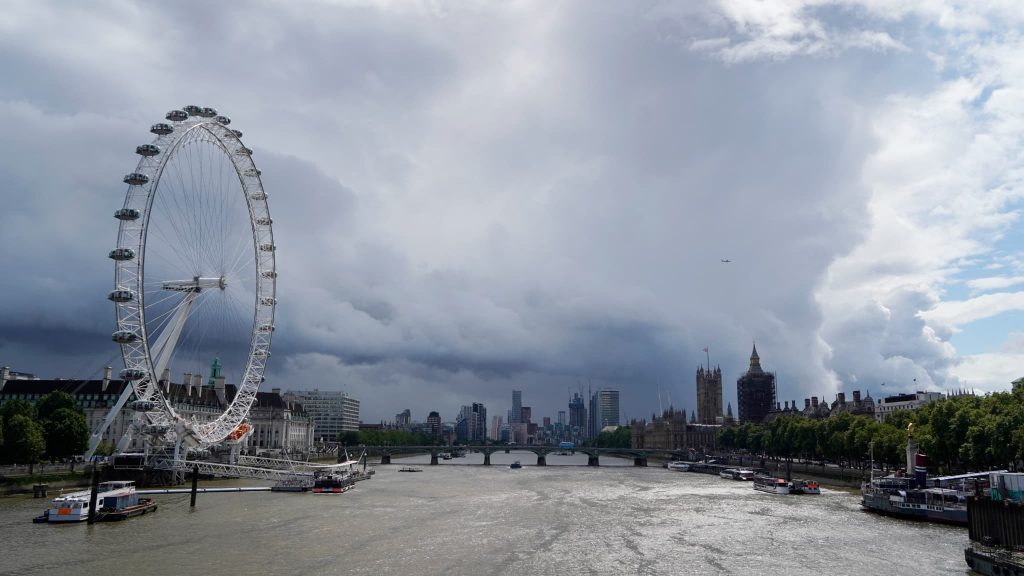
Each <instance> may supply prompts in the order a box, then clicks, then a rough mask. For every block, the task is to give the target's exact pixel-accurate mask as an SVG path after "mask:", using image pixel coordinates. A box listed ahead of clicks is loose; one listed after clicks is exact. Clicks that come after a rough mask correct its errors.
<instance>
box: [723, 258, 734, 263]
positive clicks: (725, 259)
mask: <svg viewBox="0 0 1024 576" xmlns="http://www.w3.org/2000/svg"><path fill="white" fill-rule="evenodd" d="M722 262H723V263H725V264H728V263H729V262H732V260H729V259H728V258H722Z"/></svg>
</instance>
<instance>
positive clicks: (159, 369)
mask: <svg viewBox="0 0 1024 576" xmlns="http://www.w3.org/2000/svg"><path fill="white" fill-rule="evenodd" d="M197 296H199V290H198V289H197V290H194V291H191V292H189V293H188V294H186V295H185V299H184V300H183V301H182V303H181V306H180V307H179V308H178V311H177V312H175V313H174V318H173V319H172V320H171V323H170V324H169V325H168V326H167V327H166V328H164V331H163V332H161V333H160V337H159V338H157V339H156V343H155V344H154V345H153V347H152V349H150V353H151V354H152V355H153V358H154V359H155V361H154V363H153V375H154V377H159V375H160V374H163V373H164V368H167V363H168V362H170V361H171V355H172V354H174V348H175V347H176V346H177V345H178V338H180V337H181V330H182V328H184V327H185V321H186V320H188V314H189V312H191V310H192V304H193V303H194V302H195V301H196V297H197Z"/></svg>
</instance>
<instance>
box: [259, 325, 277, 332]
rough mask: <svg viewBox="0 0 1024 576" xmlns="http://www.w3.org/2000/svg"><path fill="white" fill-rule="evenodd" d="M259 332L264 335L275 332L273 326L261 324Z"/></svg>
mask: <svg viewBox="0 0 1024 576" xmlns="http://www.w3.org/2000/svg"><path fill="white" fill-rule="evenodd" d="M259 331H260V332H261V333H263V334H270V333H271V332H273V331H274V325H273V324H260V327H259Z"/></svg>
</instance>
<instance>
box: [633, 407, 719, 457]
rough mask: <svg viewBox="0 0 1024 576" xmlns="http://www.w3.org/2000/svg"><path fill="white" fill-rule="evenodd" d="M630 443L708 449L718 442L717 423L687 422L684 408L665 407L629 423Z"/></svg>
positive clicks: (673, 448) (646, 446)
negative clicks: (662, 410) (658, 413)
mask: <svg viewBox="0 0 1024 576" xmlns="http://www.w3.org/2000/svg"><path fill="white" fill-rule="evenodd" d="M629 427H630V437H631V446H632V447H633V448H637V449H659V450H687V449H689V450H698V451H704V452H710V451H712V450H714V449H715V447H716V446H717V441H718V431H719V430H720V429H721V428H722V426H721V425H718V424H690V423H688V422H687V421H686V411H685V410H676V409H674V408H669V409H668V410H665V411H664V412H662V414H661V415H660V416H658V415H652V416H651V419H650V420H649V421H648V420H645V419H642V420H633V421H631V422H630V423H629Z"/></svg>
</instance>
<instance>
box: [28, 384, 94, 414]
mask: <svg viewBox="0 0 1024 576" xmlns="http://www.w3.org/2000/svg"><path fill="white" fill-rule="evenodd" d="M63 408H66V409H68V410H72V411H75V412H79V413H81V414H85V413H84V412H83V411H82V409H81V408H79V407H78V402H75V397H74V396H72V395H71V394H68V393H67V392H61V391H60V390H57V391H54V392H50V393H49V394H47V395H46V396H43V397H42V398H40V399H39V402H37V403H36V418H37V419H38V420H39V421H45V420H48V419H49V418H50V416H52V415H53V414H54V413H56V412H57V411H58V410H60V409H63Z"/></svg>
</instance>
